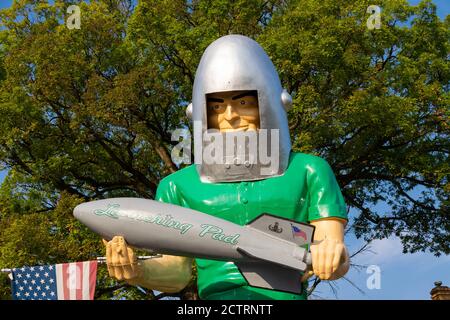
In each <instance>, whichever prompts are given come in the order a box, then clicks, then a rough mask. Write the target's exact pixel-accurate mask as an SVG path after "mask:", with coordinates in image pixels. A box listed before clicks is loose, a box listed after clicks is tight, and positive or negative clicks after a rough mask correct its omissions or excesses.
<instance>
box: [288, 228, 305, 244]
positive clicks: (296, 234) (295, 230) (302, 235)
mask: <svg viewBox="0 0 450 320" xmlns="http://www.w3.org/2000/svg"><path fill="white" fill-rule="evenodd" d="M291 226H292V235H293V236H294V238H295V237H300V238H303V239H305V241H306V238H307V236H306V233H305V232H304V231H302V230H300V229H299V228H297V227H296V226H294V225H292V224H291Z"/></svg>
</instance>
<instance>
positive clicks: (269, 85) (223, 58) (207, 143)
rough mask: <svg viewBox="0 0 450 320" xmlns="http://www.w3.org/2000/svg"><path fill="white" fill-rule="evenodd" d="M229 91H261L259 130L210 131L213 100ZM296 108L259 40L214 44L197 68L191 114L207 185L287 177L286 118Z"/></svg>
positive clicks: (198, 159)
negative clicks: (209, 99) (210, 99)
mask: <svg viewBox="0 0 450 320" xmlns="http://www.w3.org/2000/svg"><path fill="white" fill-rule="evenodd" d="M229 91H252V92H254V91H256V94H257V98H258V106H259V118H260V123H259V128H260V129H259V130H257V131H253V132H250V131H245V132H226V133H219V132H218V130H211V129H209V130H208V121H207V95H208V94H211V93H218V92H229ZM291 105H292V98H291V96H290V95H289V93H288V92H287V91H286V90H284V89H283V88H282V87H281V82H280V79H279V77H278V73H277V72H276V70H275V66H274V65H273V63H272V61H271V60H270V58H269V57H268V56H267V54H266V52H265V51H264V49H263V48H262V47H261V46H260V45H259V44H258V43H257V42H256V41H254V40H252V39H250V38H248V37H245V36H242V35H228V36H224V37H221V38H219V39H217V40H216V41H214V42H213V43H212V44H210V45H209V46H208V48H207V49H206V50H205V52H204V54H203V56H202V58H201V61H200V64H199V66H198V68H197V72H196V75H195V81H194V88H193V94H192V104H190V105H189V106H188V109H187V110H186V113H187V115H188V116H189V117H191V118H192V120H193V122H194V158H195V163H196V165H197V170H198V172H199V175H200V178H201V180H202V181H203V182H235V181H252V180H261V179H267V178H270V177H274V176H280V175H283V174H284V172H285V170H286V168H287V166H288V162H289V154H290V151H291V140H290V136H289V127H288V121H287V115H286V112H287V110H288V109H289V108H290V107H291ZM255 139H256V140H255ZM230 141H231V142H230ZM212 150H213V151H212ZM211 158H213V161H212V160H211Z"/></svg>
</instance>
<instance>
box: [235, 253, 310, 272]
mask: <svg viewBox="0 0 450 320" xmlns="http://www.w3.org/2000/svg"><path fill="white" fill-rule="evenodd" d="M237 250H238V251H239V252H240V253H241V254H243V255H246V256H247V257H249V258H253V259H255V260H263V261H267V262H269V263H271V264H276V265H280V266H285V267H288V268H291V269H295V270H297V272H299V271H304V270H306V269H307V268H308V266H307V265H306V263H305V262H303V259H304V258H305V254H307V252H306V249H303V248H296V249H294V250H295V251H294V250H293V251H292V254H291V255H280V256H278V257H274V256H273V251H271V250H267V249H265V248H252V247H250V248H247V247H245V248H243V247H237ZM299 258H300V259H299Z"/></svg>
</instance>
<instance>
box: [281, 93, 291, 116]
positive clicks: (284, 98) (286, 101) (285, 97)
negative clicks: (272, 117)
mask: <svg viewBox="0 0 450 320" xmlns="http://www.w3.org/2000/svg"><path fill="white" fill-rule="evenodd" d="M281 103H282V104H283V107H284V110H286V112H288V111H289V110H291V108H292V96H291V95H290V94H289V93H288V92H287V90H286V89H283V92H281Z"/></svg>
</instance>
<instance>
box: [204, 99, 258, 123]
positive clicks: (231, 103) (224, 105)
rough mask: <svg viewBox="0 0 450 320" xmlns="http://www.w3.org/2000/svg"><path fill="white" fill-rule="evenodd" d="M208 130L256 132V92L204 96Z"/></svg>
mask: <svg viewBox="0 0 450 320" xmlns="http://www.w3.org/2000/svg"><path fill="white" fill-rule="evenodd" d="M206 114H207V120H208V130H209V129H215V130H219V131H220V132H236V131H250V130H258V129H259V128H260V115H259V104H258V92H257V91H256V90H239V91H224V92H214V93H209V94H207V95H206Z"/></svg>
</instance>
